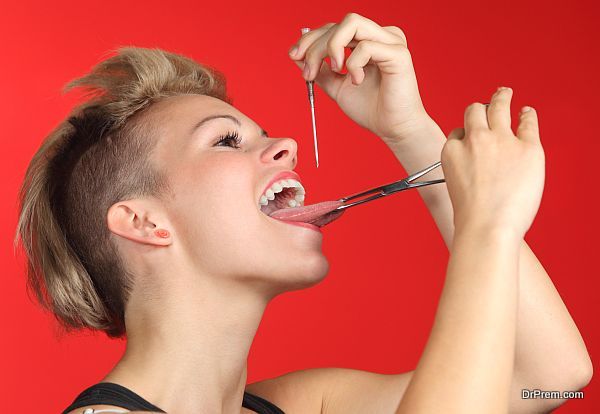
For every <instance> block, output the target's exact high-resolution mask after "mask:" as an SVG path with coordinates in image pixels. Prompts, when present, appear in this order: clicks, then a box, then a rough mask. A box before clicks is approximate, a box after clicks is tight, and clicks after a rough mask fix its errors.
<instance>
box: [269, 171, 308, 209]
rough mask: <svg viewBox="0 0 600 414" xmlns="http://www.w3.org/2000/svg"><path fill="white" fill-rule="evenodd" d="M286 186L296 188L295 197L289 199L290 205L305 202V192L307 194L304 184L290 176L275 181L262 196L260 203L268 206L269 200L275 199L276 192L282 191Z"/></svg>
mask: <svg viewBox="0 0 600 414" xmlns="http://www.w3.org/2000/svg"><path fill="white" fill-rule="evenodd" d="M284 188H295V189H296V195H295V197H294V198H293V199H291V200H289V201H288V205H289V206H290V207H297V206H301V205H302V204H303V203H304V194H306V192H305V191H304V187H302V184H300V182H299V181H297V180H294V179H293V178H288V179H285V180H279V181H276V182H274V183H273V184H272V185H271V187H269V188H268V189H267V190H266V191H265V192H264V194H263V195H262V196H261V197H260V205H261V206H266V205H267V204H268V203H269V200H274V199H275V194H277V193H280V192H282V191H283V189H284Z"/></svg>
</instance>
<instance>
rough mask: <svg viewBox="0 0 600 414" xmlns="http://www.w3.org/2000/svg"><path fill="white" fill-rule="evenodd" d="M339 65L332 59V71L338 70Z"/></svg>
mask: <svg viewBox="0 0 600 414" xmlns="http://www.w3.org/2000/svg"><path fill="white" fill-rule="evenodd" d="M337 68H338V64H337V62H336V60H335V59H334V58H331V70H336V71H337V70H338V69H337Z"/></svg>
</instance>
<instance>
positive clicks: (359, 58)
mask: <svg viewBox="0 0 600 414" xmlns="http://www.w3.org/2000/svg"><path fill="white" fill-rule="evenodd" d="M401 53H407V54H408V53H409V52H408V49H407V48H406V46H404V45H400V44H396V45H387V44H384V43H379V42H373V41H370V40H362V41H361V42H359V43H358V45H357V46H356V48H355V49H354V51H353V52H352V54H351V55H350V56H349V57H348V60H346V68H347V69H348V73H349V74H350V76H351V78H352V83H354V84H355V85H359V84H360V83H361V82H362V81H363V79H364V78H365V71H364V69H363V68H364V67H365V66H366V65H367V63H369V61H372V62H373V63H375V64H376V65H377V66H378V67H379V68H380V69H381V70H382V71H383V72H385V73H399V72H400V68H401V66H400V63H401V62H410V61H411V60H410V59H398V56H399V54H401Z"/></svg>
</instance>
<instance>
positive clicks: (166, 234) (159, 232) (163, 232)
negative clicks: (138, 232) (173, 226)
mask: <svg viewBox="0 0 600 414" xmlns="http://www.w3.org/2000/svg"><path fill="white" fill-rule="evenodd" d="M154 234H156V235H157V236H158V237H162V238H163V239H165V238H167V237H169V231H168V230H165V229H158V230H154Z"/></svg>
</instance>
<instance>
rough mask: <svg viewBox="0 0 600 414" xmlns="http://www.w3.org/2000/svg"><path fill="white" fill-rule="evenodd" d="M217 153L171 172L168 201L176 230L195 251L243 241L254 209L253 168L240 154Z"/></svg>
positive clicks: (216, 249)
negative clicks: (170, 198) (171, 197)
mask: <svg viewBox="0 0 600 414" xmlns="http://www.w3.org/2000/svg"><path fill="white" fill-rule="evenodd" d="M218 155H219V156H218V157H217V156H214V157H212V159H208V157H206V158H205V159H204V160H201V161H198V162H197V164H198V165H197V166H195V167H194V168H185V169H183V168H182V169H181V170H180V171H179V172H175V174H176V178H175V180H174V182H175V183H176V184H175V185H174V186H175V187H176V188H175V193H176V197H175V199H174V200H173V202H172V206H173V211H172V216H173V218H172V219H173V220H174V225H175V226H176V230H177V231H178V232H180V233H181V234H182V235H185V236H184V237H185V238H186V239H188V243H192V244H193V245H194V246H196V247H195V250H198V249H201V250H203V251H205V252H207V251H209V252H211V253H214V254H216V253H215V252H218V251H223V249H227V250H229V251H231V249H232V248H239V247H240V246H237V245H236V243H240V244H241V243H247V240H243V239H246V237H245V236H244V233H248V232H249V231H251V229H253V228H254V226H253V225H252V220H256V212H257V208H258V207H257V206H255V205H254V204H255V201H254V198H256V195H255V194H254V193H255V187H256V186H255V180H256V174H257V172H256V170H255V167H254V166H253V165H252V164H251V163H250V162H244V159H243V158H242V157H241V154H231V155H230V154H218ZM235 155H237V157H235ZM257 203H258V200H257V201H256V204H257Z"/></svg>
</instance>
